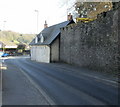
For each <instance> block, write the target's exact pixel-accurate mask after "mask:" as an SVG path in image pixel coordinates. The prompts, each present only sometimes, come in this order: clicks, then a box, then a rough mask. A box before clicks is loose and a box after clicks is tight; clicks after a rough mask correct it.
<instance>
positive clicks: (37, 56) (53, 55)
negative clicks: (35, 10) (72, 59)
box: [30, 15, 74, 63]
mask: <svg viewBox="0 0 120 107" xmlns="http://www.w3.org/2000/svg"><path fill="white" fill-rule="evenodd" d="M72 23H74V21H73V20H72V17H71V15H68V21H64V22H62V23H59V24H55V25H53V26H50V27H48V26H47V23H46V21H45V24H44V29H43V30H42V31H41V32H40V33H39V34H38V35H37V36H36V37H35V38H34V39H33V41H32V42H31V43H30V46H31V50H30V51H31V60H35V61H38V62H45V63H49V62H56V61H59V50H60V34H61V33H60V28H62V27H66V26H67V25H69V24H72Z"/></svg>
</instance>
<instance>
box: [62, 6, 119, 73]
mask: <svg viewBox="0 0 120 107" xmlns="http://www.w3.org/2000/svg"><path fill="white" fill-rule="evenodd" d="M119 36H120V7H119V8H117V9H114V10H111V11H109V12H107V13H106V12H105V13H102V14H100V15H98V19H97V20H95V21H93V22H89V23H81V22H80V23H77V24H72V25H69V26H68V27H65V28H61V38H60V61H62V62H66V63H69V64H73V65H78V66H81V67H85V68H90V69H92V70H97V71H103V72H114V73H117V72H118V66H119V61H120V60H119V59H120V55H119V53H120V50H119V46H120V41H119Z"/></svg>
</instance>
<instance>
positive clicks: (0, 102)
mask: <svg viewBox="0 0 120 107" xmlns="http://www.w3.org/2000/svg"><path fill="white" fill-rule="evenodd" d="M1 68H2V59H1V58H0V107H1V106H2V69H1Z"/></svg>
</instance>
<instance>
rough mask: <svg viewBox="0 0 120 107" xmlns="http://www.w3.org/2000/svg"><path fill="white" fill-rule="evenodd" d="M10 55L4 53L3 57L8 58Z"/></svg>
mask: <svg viewBox="0 0 120 107" xmlns="http://www.w3.org/2000/svg"><path fill="white" fill-rule="evenodd" d="M9 55H10V54H8V53H4V54H3V55H2V57H7V56H9Z"/></svg>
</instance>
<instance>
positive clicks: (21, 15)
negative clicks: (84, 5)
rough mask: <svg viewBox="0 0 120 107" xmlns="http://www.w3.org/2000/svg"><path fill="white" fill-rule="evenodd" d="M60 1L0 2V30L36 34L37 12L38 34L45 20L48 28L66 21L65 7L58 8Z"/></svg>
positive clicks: (1, 0) (25, 0) (12, 0)
mask: <svg viewBox="0 0 120 107" xmlns="http://www.w3.org/2000/svg"><path fill="white" fill-rule="evenodd" d="M60 1H61V0H0V29H1V30H12V31H15V32H19V33H36V32H37V12H35V10H38V11H39V27H38V32H40V31H41V30H42V29H43V25H44V22H45V20H47V23H48V26H51V25H53V24H56V23H59V22H61V21H66V20H67V9H66V6H63V7H62V8H61V7H60Z"/></svg>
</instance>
